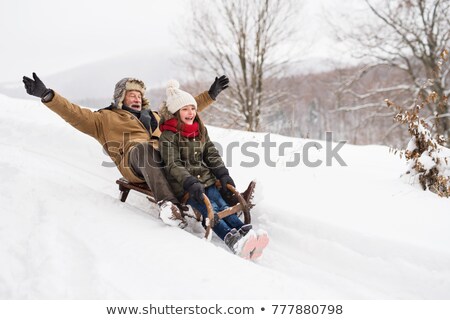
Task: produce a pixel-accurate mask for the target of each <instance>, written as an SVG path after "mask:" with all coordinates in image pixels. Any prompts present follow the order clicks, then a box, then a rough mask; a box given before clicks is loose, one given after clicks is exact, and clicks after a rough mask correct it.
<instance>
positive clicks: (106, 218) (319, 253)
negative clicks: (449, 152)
mask: <svg viewBox="0 0 450 320" xmlns="http://www.w3.org/2000/svg"><path fill="white" fill-rule="evenodd" d="M0 106H1V108H2V112H1V114H0V146H1V153H0V173H1V177H2V179H1V181H0V212H1V213H0V217H1V219H0V243H1V246H0V261H1V263H0V298H1V299H182V298H189V299H207V298H211V299H233V298H236V299H266V298H267V299H269V298H270V299H277V298H278V299H308V298H310V299H311V298H322V299H448V298H450V232H448V228H449V226H450V199H441V198H438V197H437V196H436V195H434V194H431V193H429V192H423V191H422V190H421V189H420V188H419V187H417V186H414V185H411V184H409V183H408V181H405V179H402V178H401V177H400V175H401V173H402V172H403V171H404V169H405V167H406V165H405V164H404V161H403V160H400V159H399V158H398V157H397V156H394V155H392V154H390V153H389V152H388V148H387V147H383V146H363V147H361V146H359V147H357V146H351V145H345V146H344V147H343V149H342V150H341V151H340V152H339V154H340V155H341V157H342V158H343V159H344V161H345V162H346V163H347V164H348V166H346V167H343V166H340V165H339V164H337V163H336V162H334V163H333V166H331V167H327V166H325V164H323V165H322V166H319V167H317V168H310V167H307V166H306V165H305V164H304V163H300V164H299V165H297V166H295V167H288V165H287V164H288V163H289V162H290V161H291V160H292V159H293V158H292V157H293V154H292V153H293V152H302V146H303V145H304V144H305V143H306V142H308V141H307V140H302V139H294V138H287V137H282V136H276V135H271V136H270V138H271V141H274V142H277V143H278V145H279V143H281V142H289V141H290V142H292V145H293V147H292V148H288V149H286V152H285V153H284V155H282V154H281V153H280V152H279V151H278V150H276V148H271V151H272V152H271V154H270V160H271V161H274V162H275V163H276V166H275V167H271V166H268V165H266V164H265V161H264V154H265V150H264V148H262V147H261V143H262V142H263V141H264V139H265V138H266V134H264V133H247V132H240V131H233V130H225V129H220V128H214V127H210V128H209V130H210V135H211V137H212V139H213V140H214V141H217V142H218V143H220V145H221V146H222V147H223V148H224V149H225V150H226V147H227V145H228V144H229V143H231V142H239V143H240V145H241V146H242V145H243V143H244V142H249V141H253V142H257V143H258V144H259V146H260V147H259V148H249V149H248V150H252V152H254V153H258V155H259V156H260V163H259V165H257V166H256V167H253V168H246V167H244V166H243V165H242V164H243V163H249V162H251V161H252V158H249V157H248V155H247V156H246V155H245V154H243V153H241V152H240V150H239V148H234V149H233V152H231V156H224V159H225V161H226V162H227V164H228V165H229V169H230V172H231V174H232V176H233V178H234V180H235V182H236V183H237V186H238V189H241V190H242V189H244V188H245V187H246V185H247V183H248V182H249V181H250V180H251V179H254V178H255V179H257V183H258V184H257V193H256V197H255V201H256V203H257V205H256V207H255V208H254V210H253V212H252V217H253V222H254V225H255V226H256V227H260V228H264V229H265V230H267V231H268V232H269V233H270V236H271V243H270V244H269V246H268V248H267V250H266V253H265V255H264V257H263V258H262V259H261V261H259V262H257V263H253V262H249V261H245V260H242V259H240V258H238V257H235V256H234V255H232V254H231V253H230V252H229V251H228V250H227V248H225V246H224V245H223V244H222V243H221V241H220V240H219V239H218V238H217V237H213V239H212V241H211V243H208V242H206V241H205V240H203V239H202V238H201V236H202V235H201V233H200V231H201V230H199V228H198V226H195V225H194V223H193V222H191V224H192V226H191V228H190V229H192V233H190V232H186V231H184V230H180V229H176V228H171V227H168V226H166V225H164V224H163V223H162V222H161V221H160V220H159V219H158V212H157V210H156V207H155V206H154V205H153V204H151V203H149V202H148V200H146V198H145V197H144V196H143V195H140V194H137V193H133V192H131V193H130V196H129V198H128V200H127V202H126V203H121V202H120V201H119V200H118V188H117V185H116V184H115V180H116V179H117V178H118V177H119V173H118V171H117V170H116V169H115V168H111V167H105V166H102V163H103V162H107V163H109V158H108V157H107V156H106V155H104V154H103V153H102V151H101V146H100V145H99V144H98V143H97V142H96V141H95V140H94V139H92V138H90V137H88V136H86V135H83V134H81V133H79V132H77V131H76V130H75V129H73V128H71V127H70V126H69V125H67V124H66V123H65V122H64V121H63V120H62V119H60V118H59V117H58V116H57V115H56V114H53V113H52V112H51V111H49V110H48V109H47V108H46V107H45V106H43V105H42V104H41V103H40V102H39V101H36V100H18V99H11V98H7V97H5V96H1V95H0ZM317 143H320V144H322V145H323V146H324V148H323V149H319V150H310V153H309V157H310V160H311V161H314V160H317V159H323V160H324V159H325V151H326V149H325V142H323V141H318V142H317ZM226 154H227V153H226ZM266 159H267V157H266Z"/></svg>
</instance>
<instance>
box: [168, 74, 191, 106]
mask: <svg viewBox="0 0 450 320" xmlns="http://www.w3.org/2000/svg"><path fill="white" fill-rule="evenodd" d="M166 94H167V101H166V104H167V108H168V109H169V111H170V112H171V113H172V114H174V113H175V112H177V111H178V110H180V109H181V108H183V107H184V106H188V105H193V106H195V109H196V110H197V101H195V99H194V97H193V96H191V95H190V94H189V93H187V92H186V91H183V90H180V84H179V83H178V81H177V80H169V82H167V88H166Z"/></svg>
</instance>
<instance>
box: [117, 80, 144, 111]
mask: <svg viewBox="0 0 450 320" xmlns="http://www.w3.org/2000/svg"><path fill="white" fill-rule="evenodd" d="M131 90H135V91H139V92H140V93H141V95H142V109H143V110H144V109H149V108H150V102H149V101H148V100H147V98H145V96H144V95H145V90H146V88H145V84H144V82H143V81H142V80H139V79H135V78H123V79H122V80H120V81H119V82H117V83H116V86H115V88H114V96H113V99H114V102H113V105H114V107H116V108H117V109H122V106H123V100H124V99H125V94H126V93H127V91H131Z"/></svg>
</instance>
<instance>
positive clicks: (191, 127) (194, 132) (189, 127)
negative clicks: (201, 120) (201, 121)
mask: <svg viewBox="0 0 450 320" xmlns="http://www.w3.org/2000/svg"><path fill="white" fill-rule="evenodd" d="M177 126H178V120H177V118H172V119H169V120H167V121H166V122H164V123H162V124H161V125H160V126H159V129H160V130H161V132H163V131H165V130H169V131H172V132H175V133H177V132H180V133H181V135H182V136H183V137H186V138H194V137H197V136H198V135H199V134H200V132H199V130H198V122H197V121H196V122H194V123H193V124H186V123H182V124H181V129H180V130H178V129H177Z"/></svg>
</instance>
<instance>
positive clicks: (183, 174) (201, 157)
mask: <svg viewBox="0 0 450 320" xmlns="http://www.w3.org/2000/svg"><path fill="white" fill-rule="evenodd" d="M204 140H205V141H204V142H202V141H200V139H199V138H198V137H196V138H186V137H183V136H182V135H181V134H180V133H179V132H177V133H175V132H172V131H169V130H165V131H163V132H162V133H161V136H160V137H159V151H160V153H161V157H162V159H163V160H164V164H165V170H166V173H167V180H168V181H169V183H170V186H171V187H172V190H173V192H174V194H175V196H176V197H177V198H179V199H181V198H182V197H183V194H184V193H185V190H184V189H183V183H184V181H185V180H186V178H188V177H189V176H194V177H195V178H197V179H198V180H199V181H200V182H201V183H202V184H203V185H204V187H205V188H206V187H209V186H211V185H213V184H214V183H215V181H216V177H215V176H214V174H213V171H212V170H214V169H217V168H220V167H225V165H224V163H223V161H222V158H221V157H220V154H219V151H218V150H217V148H216V147H215V146H214V144H213V143H212V142H211V140H210V138H209V135H208V132H206V137H205V139H204Z"/></svg>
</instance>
